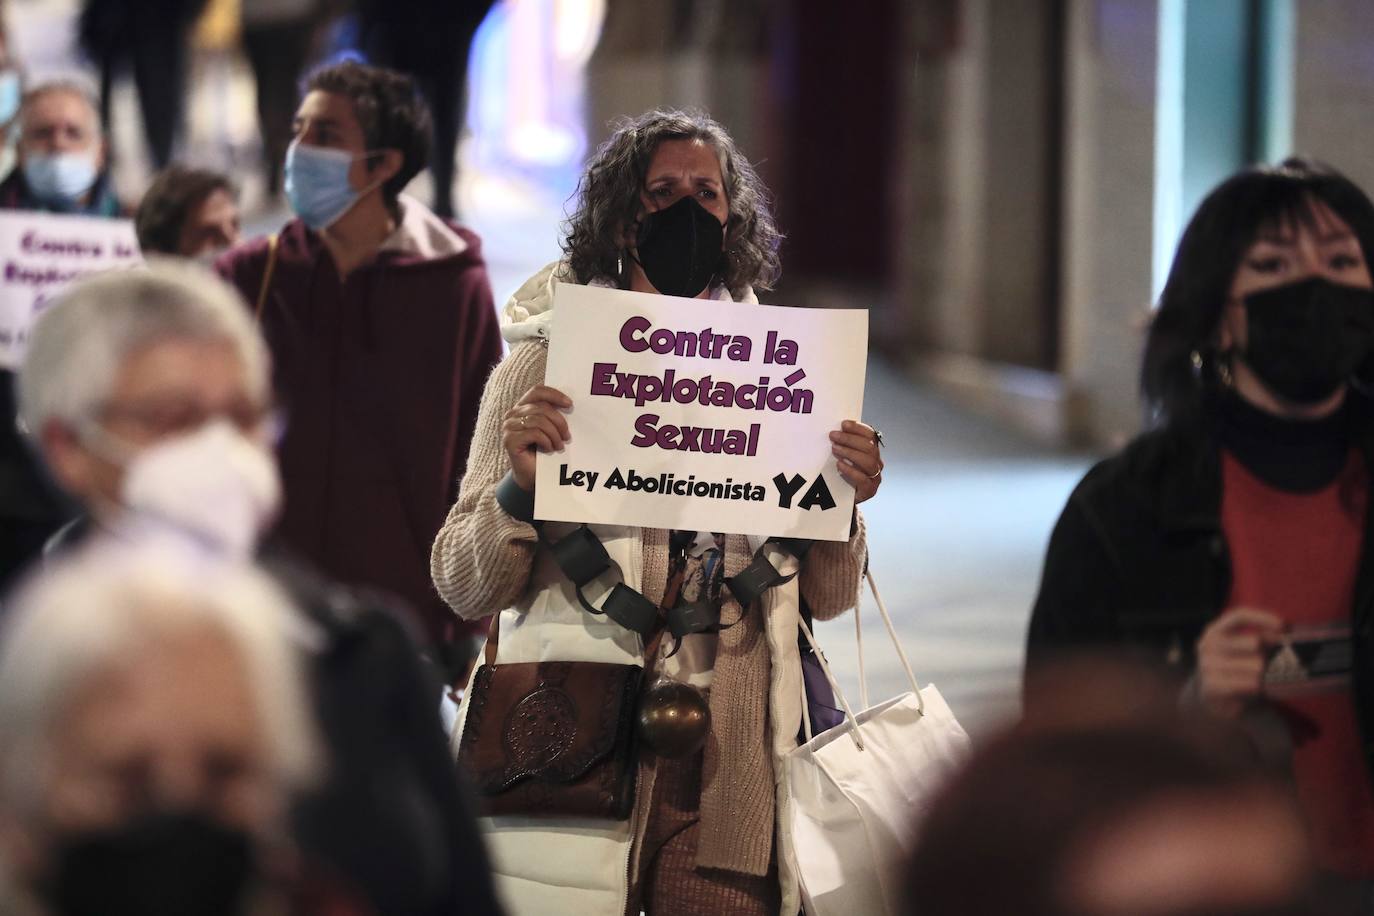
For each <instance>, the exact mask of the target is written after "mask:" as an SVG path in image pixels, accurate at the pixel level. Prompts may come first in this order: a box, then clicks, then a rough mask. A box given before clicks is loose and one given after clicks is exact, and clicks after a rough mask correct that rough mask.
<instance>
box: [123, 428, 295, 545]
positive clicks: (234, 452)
mask: <svg viewBox="0 0 1374 916" xmlns="http://www.w3.org/2000/svg"><path fill="white" fill-rule="evenodd" d="M120 496H121V498H122V500H123V502H124V507H125V508H126V509H127V510H129V511H130V512H133V513H135V514H138V515H142V516H145V517H146V518H147V519H149V520H152V521H158V522H164V523H168V524H170V525H172V526H174V527H175V528H178V529H180V530H181V531H183V532H185V533H188V534H190V535H192V536H193V537H195V538H196V539H197V540H201V541H204V542H206V543H207V544H208V545H209V546H210V547H211V548H213V549H217V550H224V551H227V552H229V553H231V554H233V555H235V556H239V557H243V556H247V555H248V554H250V553H252V552H253V549H254V547H256V546H257V541H258V538H259V536H261V534H262V533H263V532H264V531H265V530H266V529H267V526H268V525H270V524H271V523H272V522H273V520H274V519H275V518H276V515H277V511H278V509H279V508H280V506H281V477H280V475H279V473H278V471H277V463H276V461H275V460H274V458H273V456H272V454H271V452H269V451H268V450H267V448H266V447H265V446H263V445H260V444H258V443H256V442H253V441H252V440H250V439H248V438H246V437H245V436H244V435H243V434H242V433H241V432H239V430H238V429H237V427H235V426H234V425H233V424H232V423H230V422H229V421H228V420H212V421H211V422H209V423H206V424H205V425H204V426H202V427H201V428H200V429H198V430H196V431H195V432H192V433H188V434H186V435H184V436H177V437H176V438H174V439H167V440H165V441H162V442H158V443H156V444H154V445H151V446H148V447H147V448H144V449H141V450H140V451H139V452H138V453H137V454H136V455H134V456H133V458H132V459H131V460H130V461H129V462H128V463H127V465H126V467H125V471H124V483H123V487H122V491H121V494H120Z"/></svg>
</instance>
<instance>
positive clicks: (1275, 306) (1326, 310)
mask: <svg viewBox="0 0 1374 916" xmlns="http://www.w3.org/2000/svg"><path fill="white" fill-rule="evenodd" d="M1244 301H1245V317H1246V321H1247V325H1248V327H1247V335H1248V337H1249V342H1248V344H1247V345H1246V347H1245V352H1244V354H1242V355H1243V356H1244V358H1245V362H1246V364H1248V365H1249V366H1250V368H1251V369H1253V370H1254V371H1255V374H1256V375H1257V376H1259V378H1260V381H1262V382H1264V384H1265V386H1266V387H1267V388H1269V389H1270V390H1271V391H1273V392H1274V394H1276V395H1278V396H1279V397H1281V398H1283V399H1284V400H1287V401H1291V402H1293V403H1295V404H1315V403H1317V402H1318V401H1323V400H1325V399H1327V398H1329V397H1330V396H1331V395H1333V394H1335V393H1336V390H1337V389H1338V388H1340V387H1341V386H1342V385H1344V384H1345V383H1346V382H1347V381H1349V379H1350V376H1351V374H1352V373H1354V371H1355V370H1356V369H1357V368H1358V367H1359V365H1360V364H1361V363H1362V362H1364V360H1365V358H1366V357H1367V356H1369V354H1370V350H1371V347H1374V292H1371V291H1370V290H1367V289H1358V288H1356V287H1353V286H1344V285H1341V284H1337V283H1332V282H1330V281H1328V280H1323V279H1321V278H1319V277H1313V278H1312V279H1310V280H1303V281H1301V282H1298V283H1287V284H1284V285H1283V286H1276V287H1274V288H1273V289H1266V290H1262V291H1261V292H1258V293H1251V294H1250V295H1248V296H1246V297H1245V300H1244Z"/></svg>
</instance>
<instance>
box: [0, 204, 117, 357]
mask: <svg viewBox="0 0 1374 916" xmlns="http://www.w3.org/2000/svg"><path fill="white" fill-rule="evenodd" d="M141 261H142V258H141V256H140V255H139V253H138V238H137V236H135V234H134V224H133V223H132V222H130V221H129V220H126V219H100V218H97V217H91V216H59V215H57V214H53V213H30V212H28V211H23V210H5V211H0V369H17V368H19V364H20V363H21V362H22V361H23V359H24V347H25V345H26V344H27V342H28V336H29V327H30V326H31V325H32V324H33V321H34V319H35V318H36V317H38V313H39V312H41V311H42V310H43V305H44V304H45V303H46V302H47V301H48V300H49V299H51V298H52V297H53V296H55V295H56V294H57V293H58V292H60V291H61V290H62V288H63V287H65V286H66V285H67V284H68V283H70V282H71V281H72V280H74V279H75V278H77V277H79V276H81V275H82V274H88V273H93V272H94V271H97V270H106V269H108V268H111V267H130V266H133V265H135V264H138V263H141Z"/></svg>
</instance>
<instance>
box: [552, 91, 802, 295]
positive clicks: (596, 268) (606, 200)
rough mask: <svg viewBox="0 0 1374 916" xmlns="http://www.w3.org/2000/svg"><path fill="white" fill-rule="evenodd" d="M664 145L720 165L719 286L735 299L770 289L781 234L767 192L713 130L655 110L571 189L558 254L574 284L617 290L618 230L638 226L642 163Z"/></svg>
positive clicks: (689, 115)
mask: <svg viewBox="0 0 1374 916" xmlns="http://www.w3.org/2000/svg"><path fill="white" fill-rule="evenodd" d="M665 140H695V141H698V142H701V143H705V144H707V145H709V146H710V147H711V148H712V149H713V150H715V152H716V155H717V156H718V157H719V159H720V172H721V175H722V177H723V178H724V180H725V197H726V201H727V203H728V204H729V207H730V215H729V217H728V218H727V220H726V223H725V259H724V265H725V266H724V270H723V275H722V276H721V278H720V279H721V281H722V282H723V283H724V284H725V286H726V287H727V288H729V290H730V292H731V294H732V295H734V296H736V297H738V296H740V295H741V294H742V293H743V292H744V291H745V290H746V289H747V288H748V287H750V286H753V287H757V288H759V289H771V288H772V286H773V284H774V283H775V282H777V279H778V274H779V273H780V272H781V269H782V268H781V264H780V262H779V260H778V247H779V245H780V244H781V242H782V234H781V233H780V232H778V227H777V224H776V223H774V222H773V212H772V206H771V200H770V199H769V194H768V189H767V188H766V187H764V184H763V181H762V180H761V179H760V178H759V176H758V173H757V172H755V171H754V167H753V166H752V165H750V164H749V160H747V159H745V158H744V156H743V155H742V154H741V153H740V151H739V150H738V149H737V148H736V147H735V141H734V140H732V139H730V135H729V134H728V133H726V132H725V128H724V127H721V125H720V124H719V123H717V122H716V121H714V120H712V119H711V118H710V117H709V116H708V115H706V114H705V113H703V112H700V111H680V110H676V109H662V108H660V109H655V110H653V111H649V112H645V113H644V114H642V115H640V116H639V117H637V118H626V119H623V120H621V121H620V122H618V123H617V124H616V129H615V132H614V133H613V134H611V137H610V139H609V140H607V141H606V142H605V143H603V144H602V145H601V148H600V149H598V150H597V151H596V155H595V156H593V157H592V160H591V162H590V164H588V166H587V171H586V174H584V175H583V176H582V180H581V181H580V182H579V183H578V187H577V191H578V199H577V208H576V210H574V212H573V213H572V215H571V216H570V217H569V218H568V221H567V234H566V237H565V238H564V240H563V253H564V255H565V256H566V258H567V261H568V265H569V267H570V268H571V269H572V273H573V276H574V277H575V278H576V280H577V282H578V283H590V282H591V281H593V280H609V281H611V282H613V283H616V284H618V285H619V283H620V280H621V278H620V275H619V271H618V269H617V262H618V260H619V258H620V255H621V253H622V249H623V247H624V246H623V241H622V240H623V238H624V233H625V227H627V226H630V225H633V224H634V222H635V221H636V220H638V219H639V216H640V211H641V210H642V209H643V203H642V202H641V200H640V193H641V191H643V189H644V182H645V179H646V177H647V175H648V171H649V163H650V161H651V160H652V159H653V156H654V151H655V150H657V149H658V145H659V144H660V143H662V142H663V141H665Z"/></svg>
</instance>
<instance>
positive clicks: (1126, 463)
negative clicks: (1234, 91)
mask: <svg viewBox="0 0 1374 916" xmlns="http://www.w3.org/2000/svg"><path fill="white" fill-rule="evenodd" d="M1371 263H1374V205H1372V204H1371V203H1370V200H1369V198H1368V197H1367V196H1366V195H1365V194H1364V193H1363V192H1362V191H1361V190H1360V189H1359V188H1357V187H1356V186H1355V185H1354V184H1352V183H1351V182H1350V181H1349V180H1348V179H1346V178H1345V177H1344V176H1341V175H1339V174H1337V173H1335V172H1333V171H1331V170H1330V169H1327V168H1325V167H1323V166H1320V165H1317V164H1314V163H1311V162H1307V161H1303V160H1289V161H1287V162H1285V163H1283V165H1281V166H1279V167H1277V168H1257V169H1251V170H1247V171H1244V172H1241V173H1239V174H1237V175H1235V176H1233V177H1232V178H1230V179H1228V180H1227V181H1225V182H1223V183H1222V184H1221V185H1220V186H1219V187H1217V188H1216V189H1215V190H1214V191H1213V192H1212V193H1211V194H1210V195H1209V196H1208V197H1207V199H1206V200H1204V201H1203V203H1202V205H1201V206H1200V207H1199V208H1198V211H1197V213H1196V214H1195V215H1194V216H1193V219H1192V220H1191V222H1190V223H1189V224H1188V227H1187V229H1186V230H1185V231H1184V234H1183V238H1182V240H1181V241H1180V243H1179V247H1178V252H1177V254H1176V255H1175V258H1174V263H1173V266H1172V268H1171V270H1170V272H1169V278H1168V281H1167V283H1166V285H1165V288H1164V292H1163V294H1162V295H1161V297H1160V302H1159V307H1158V310H1157V311H1156V312H1155V315H1154V319H1153V321H1152V322H1151V325H1150V329H1149V334H1148V338H1147V341H1146V346H1145V355H1144V365H1143V367H1142V371H1141V390H1142V394H1143V397H1144V400H1145V404H1146V408H1147V411H1148V414H1149V419H1150V421H1151V425H1152V429H1150V431H1148V432H1146V433H1145V434H1144V435H1142V436H1140V437H1139V438H1137V439H1136V440H1135V441H1133V442H1132V443H1130V444H1129V445H1128V446H1127V447H1126V448H1125V450H1123V451H1122V452H1121V453H1120V454H1119V455H1116V456H1115V457H1113V458H1110V459H1108V460H1106V461H1104V462H1102V463H1101V464H1099V465H1097V466H1096V467H1094V468H1093V469H1092V470H1091V471H1089V472H1088V474H1087V476H1086V477H1085V478H1084V479H1083V481H1082V482H1081V483H1080V484H1079V485H1078V487H1077V488H1076V489H1075V490H1074V492H1073V494H1072V495H1071V496H1070V497H1069V502H1068V505H1067V506H1065V508H1064V512H1063V514H1062V515H1061V517H1060V519H1059V522H1058V524H1057V525H1056V527H1055V530H1054V534H1053V535H1052V537H1051V539H1050V545H1049V550H1048V553H1047V556H1046V559H1045V569H1044V573H1043V578H1042V581H1041V586H1040V594H1039V596H1038V598H1037V600H1036V603H1035V608H1034V611H1033V613H1032V616H1031V624H1030V632H1029V638H1028V645H1027V683H1028V684H1030V685H1032V686H1033V685H1034V682H1035V679H1036V676H1037V673H1038V672H1041V671H1043V670H1045V669H1046V668H1047V667H1049V665H1050V663H1052V662H1053V660H1054V659H1055V658H1056V657H1059V656H1061V655H1063V654H1065V651H1066V650H1073V649H1101V648H1107V647H1114V648H1127V649H1130V650H1134V651H1137V652H1140V653H1143V654H1145V655H1147V656H1153V657H1155V658H1157V659H1158V660H1159V661H1161V662H1163V663H1166V664H1169V665H1172V666H1174V667H1175V668H1176V670H1178V672H1179V673H1180V680H1181V681H1185V679H1186V684H1187V690H1188V696H1190V697H1192V698H1195V699H1196V700H1197V701H1198V702H1199V703H1200V704H1201V705H1202V706H1203V707H1205V708H1206V709H1207V710H1209V711H1211V712H1212V713H1214V714H1216V715H1219V716H1224V717H1229V718H1241V719H1243V720H1246V721H1251V722H1260V723H1263V724H1264V727H1263V729H1262V732H1263V742H1264V744H1265V746H1266V748H1267V750H1269V751H1275V752H1276V755H1275V756H1276V757H1278V758H1279V759H1281V760H1282V761H1283V763H1284V764H1285V765H1287V766H1290V767H1291V770H1292V774H1293V778H1294V784H1295V787H1296V789H1297V793H1298V797H1299V801H1300V803H1301V805H1302V807H1303V809H1304V813H1305V814H1306V816H1307V818H1308V820H1309V822H1310V823H1311V824H1312V826H1313V840H1314V845H1315V847H1316V851H1317V855H1318V860H1319V862H1320V863H1321V864H1322V865H1323V866H1325V867H1326V868H1328V869H1329V870H1331V871H1334V872H1338V873H1340V874H1345V875H1349V876H1351V877H1359V878H1371V877H1374V791H1372V790H1371V781H1370V778H1369V777H1370V773H1371V772H1374V765H1372V764H1374V743H1372V742H1371V740H1370V739H1371V738H1374V676H1372V675H1371V671H1370V662H1369V659H1368V656H1369V652H1370V644H1371V641H1372V640H1371V635H1372V634H1374V614H1371V612H1374V554H1372V553H1371V544H1374V539H1371V537H1370V533H1371V532H1370V528H1369V524H1370V513H1369V512H1368V511H1367V508H1366V507H1367V503H1368V497H1367V492H1368V482H1369V478H1370V467H1371V464H1370V462H1371V461H1374V403H1372V402H1371V401H1370V400H1369V398H1368V396H1367V394H1366V390H1365V389H1364V388H1363V387H1362V385H1361V381H1360V379H1361V377H1362V375H1363V371H1364V370H1365V369H1367V368H1368V365H1367V363H1366V361H1367V360H1368V359H1369V357H1370V356H1371V353H1372V352H1374V292H1371V285H1372V284H1371V277H1370V267H1369V265H1370V264H1371ZM1035 702H1036V700H1035V691H1034V690H1033V689H1032V690H1028V692H1027V703H1028V707H1030V708H1031V709H1032V710H1033V708H1034V706H1035Z"/></svg>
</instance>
